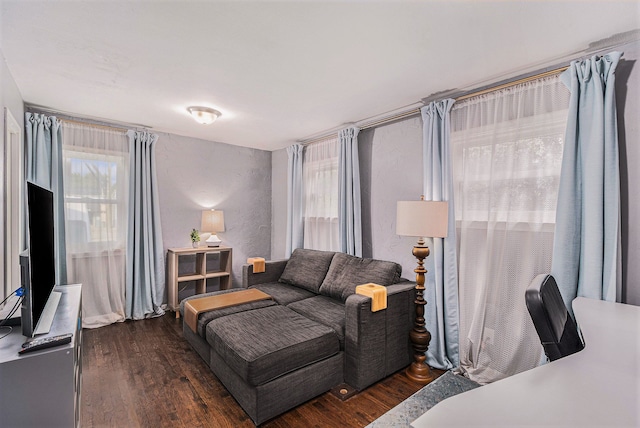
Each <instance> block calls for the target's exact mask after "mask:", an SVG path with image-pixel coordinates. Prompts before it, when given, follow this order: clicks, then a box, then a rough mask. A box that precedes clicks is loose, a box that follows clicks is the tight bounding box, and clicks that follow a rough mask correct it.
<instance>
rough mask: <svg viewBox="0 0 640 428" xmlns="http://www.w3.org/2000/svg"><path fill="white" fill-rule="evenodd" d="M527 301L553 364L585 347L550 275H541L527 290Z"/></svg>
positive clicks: (543, 344) (545, 350) (546, 352)
mask: <svg viewBox="0 0 640 428" xmlns="http://www.w3.org/2000/svg"><path fill="white" fill-rule="evenodd" d="M525 301H526V302H527V309H528V310H529V314H530V315H531V319H532V320H533V325H534V326H535V327H536V331H537V332H538V336H540V341H541V342H542V346H543V347H544V353H545V354H547V357H548V358H549V360H550V361H554V360H557V359H559V358H562V357H566V356H567V355H571V354H573V353H576V352H578V351H581V350H582V349H583V348H584V345H583V344H582V340H581V339H580V334H579V333H578V326H577V325H576V322H575V321H574V320H573V318H571V314H569V312H568V311H567V308H566V306H565V305H564V302H563V301H562V295H561V294H560V290H558V285H557V284H556V280H555V279H554V278H553V277H552V276H551V275H538V276H537V277H536V278H535V279H534V280H533V281H532V282H531V285H529V288H527V291H526V293H525Z"/></svg>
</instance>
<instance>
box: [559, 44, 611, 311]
mask: <svg viewBox="0 0 640 428" xmlns="http://www.w3.org/2000/svg"><path fill="white" fill-rule="evenodd" d="M621 56H622V54H621V53H620V52H612V53H610V54H608V55H605V56H603V57H600V58H598V57H596V56H594V57H592V58H591V59H587V60H584V61H573V62H572V63H571V65H570V67H569V69H568V70H566V71H565V72H564V73H563V74H562V75H561V79H562V81H563V82H564V83H565V84H566V85H567V87H568V88H569V90H570V91H571V98H570V102H569V117H568V120H567V131H566V133H565V141H564V149H563V150H564V151H563V158H562V171H561V175H560V188H559V192H558V206H557V211H556V230H555V235H554V245H553V262H552V268H551V272H552V274H553V276H554V277H555V278H556V281H557V283H558V287H559V288H560V292H561V293H562V297H563V299H564V302H565V304H566V305H567V306H568V307H569V308H570V307H571V301H572V300H573V299H574V298H575V297H577V296H583V297H588V298H592V299H600V300H607V301H620V284H621V282H620V278H621V268H620V252H619V246H620V174H619V163H618V129H617V113H616V101H615V70H616V66H617V64H618V61H619V59H620V57H621Z"/></svg>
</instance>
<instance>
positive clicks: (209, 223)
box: [200, 209, 224, 247]
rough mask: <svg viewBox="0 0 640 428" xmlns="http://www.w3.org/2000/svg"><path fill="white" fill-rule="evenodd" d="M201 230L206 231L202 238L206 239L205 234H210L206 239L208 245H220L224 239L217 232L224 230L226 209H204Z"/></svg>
mask: <svg viewBox="0 0 640 428" xmlns="http://www.w3.org/2000/svg"><path fill="white" fill-rule="evenodd" d="M200 231H201V232H204V233H203V236H202V239H205V236H204V235H206V234H207V233H208V234H209V237H207V238H206V239H205V242H206V244H207V247H219V246H220V244H221V243H222V241H221V240H220V238H218V236H217V235H216V234H217V233H218V232H224V211H219V210H214V209H210V210H206V211H202V223H201V225H200Z"/></svg>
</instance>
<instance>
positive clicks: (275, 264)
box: [242, 260, 287, 288]
mask: <svg viewBox="0 0 640 428" xmlns="http://www.w3.org/2000/svg"><path fill="white" fill-rule="evenodd" d="M264 265H265V266H264V272H262V273H253V265H249V264H245V265H243V266H242V288H249V287H251V286H252V285H256V284H265V283H267V282H278V280H279V279H280V276H282V272H283V271H284V267H285V266H286V265H287V260H275V261H267V262H265V264H264Z"/></svg>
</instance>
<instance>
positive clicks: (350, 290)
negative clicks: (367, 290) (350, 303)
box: [320, 253, 402, 302]
mask: <svg viewBox="0 0 640 428" xmlns="http://www.w3.org/2000/svg"><path fill="white" fill-rule="evenodd" d="M401 275H402V266H400V265H399V264H398V263H394V262H387V261H383V260H374V259H363V258H360V257H355V256H350V255H348V254H344V253H336V255H335V256H334V257H333V260H332V261H331V265H330V266H329V271H328V272H327V275H326V277H325V278H324V281H323V282H322V285H321V286H320V294H322V295H324V296H329V297H332V298H334V299H339V300H342V301H343V302H344V301H346V300H347V297H349V296H351V295H352V294H354V293H355V292H356V286H358V285H361V284H366V283H368V282H373V283H375V284H378V285H391V284H395V283H396V282H398V281H399V280H400V276H401Z"/></svg>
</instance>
